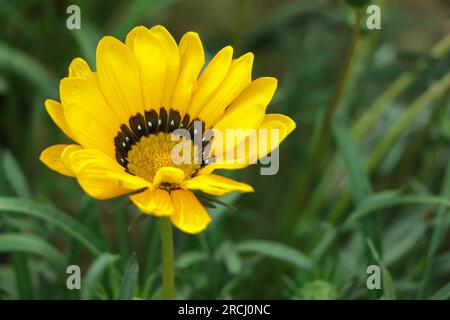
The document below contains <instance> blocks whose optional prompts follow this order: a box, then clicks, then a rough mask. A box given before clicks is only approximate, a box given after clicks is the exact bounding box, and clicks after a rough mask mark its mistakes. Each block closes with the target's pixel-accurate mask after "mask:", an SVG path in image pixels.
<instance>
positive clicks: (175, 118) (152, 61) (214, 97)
mask: <svg viewBox="0 0 450 320" xmlns="http://www.w3.org/2000/svg"><path fill="white" fill-rule="evenodd" d="M232 55H233V49H232V47H230V46H228V47H225V48H223V49H222V50H220V51H219V52H218V53H217V54H216V55H215V56H214V58H213V59H212V60H211V61H210V62H209V64H208V65H207V66H206V67H205V68H204V69H203V71H202V68H203V66H204V63H205V56H204V50H203V47H202V43H201V41H200V39H199V37H198V35H197V34H196V33H194V32H188V33H186V34H185V35H184V36H183V37H182V39H181V41H180V43H179V44H178V45H177V43H176V42H175V40H174V39H173V38H172V36H171V35H170V33H169V32H168V31H167V30H166V29H165V28H164V27H162V26H159V25H157V26H154V27H152V28H151V29H148V28H146V27H143V26H139V27H136V28H134V29H133V30H132V31H131V32H130V33H129V34H128V35H127V37H126V41H125V43H123V42H121V41H119V40H117V39H115V38H113V37H104V38H102V39H101V40H100V42H99V44H98V47H97V54H96V69H97V70H96V71H92V70H91V69H90V68H89V66H88V64H87V63H86V62H85V61H84V60H83V59H81V58H76V59H74V60H73V61H72V63H71V64H70V66H69V75H68V77H66V78H64V79H62V80H61V83H60V98H61V102H58V101H55V100H46V102H45V106H46V109H47V111H48V113H49V115H50V117H51V118H52V119H53V121H54V122H55V123H56V124H57V125H58V127H59V128H60V129H61V130H62V131H63V132H64V133H65V134H66V135H67V136H68V137H69V138H71V139H72V140H73V141H74V143H73V144H59V145H54V146H51V147H49V148H47V149H45V150H44V151H43V152H42V154H41V157H40V159H41V160H42V161H43V162H44V163H45V164H46V165H47V166H48V167H49V168H51V169H53V170H55V171H57V172H59V173H61V174H64V175H67V176H71V177H75V178H76V179H77V180H78V182H79V184H80V186H81V187H82V188H83V190H84V191H85V192H86V193H88V194H89V195H91V196H92V197H94V198H97V199H109V198H113V197H117V196H120V195H124V194H130V199H131V200H132V201H133V203H134V204H135V205H136V206H137V207H138V208H139V209H140V210H141V211H142V212H144V213H146V214H152V215H155V216H169V217H170V219H171V221H172V223H173V224H175V225H176V226H177V227H178V228H179V229H181V230H183V231H185V232H187V233H198V232H200V231H202V230H203V229H205V228H206V226H207V225H208V223H209V222H210V221H211V218H210V216H209V215H208V213H207V212H206V210H205V208H204V207H203V205H202V204H201V202H200V201H199V200H198V199H197V197H196V196H195V195H194V193H193V192H192V191H190V190H200V191H202V192H205V193H208V194H211V195H223V194H226V193H228V192H231V191H239V192H251V191H253V188H252V187H251V186H249V185H247V184H244V183H241V182H237V181H234V180H231V179H228V178H225V177H222V176H220V175H216V174H214V173H213V172H214V170H216V169H238V168H243V167H245V166H247V165H249V164H251V163H253V162H252V159H253V160H254V159H258V158H260V157H263V156H265V155H267V154H268V153H270V152H271V151H272V150H273V149H274V148H275V147H277V146H278V144H279V143H280V142H281V141H282V140H283V139H284V138H285V137H286V136H287V135H288V134H289V133H290V132H291V131H292V130H293V129H294V127H295V123H294V122H293V121H292V120H291V119H290V118H289V117H287V116H284V115H280V114H265V111H266V107H267V105H268V104H269V102H270V100H271V99H272V96H273V94H274V92H275V89H276V86H277V80H276V79H275V78H269V77H263V78H258V79H256V80H253V81H252V78H251V70H252V64H253V54H251V53H247V54H244V55H243V56H241V57H239V58H236V59H233V58H232ZM180 129H185V131H186V132H187V133H188V134H187V135H183V133H182V132H181V133H179V132H180ZM211 129H213V130H214V132H217V131H218V132H222V133H223V135H222V137H226V136H227V134H228V135H229V133H228V131H227V130H228V129H240V130H241V131H242V130H245V131H244V133H243V134H242V135H240V136H238V137H237V138H236V137H234V138H233V139H231V140H230V139H228V140H227V139H219V138H217V137H216V136H214V137H213V138H212V139H206V135H207V132H209V131H210V130H211ZM249 129H252V130H253V131H249ZM274 129H275V130H277V132H278V134H277V139H272V140H276V141H270V140H271V139H270V138H268V137H267V136H262V135H259V134H258V133H259V132H262V131H263V130H274ZM175 132H178V133H177V134H174V133H175ZM194 137H199V139H195V138H194ZM221 140H227V141H232V142H231V145H230V144H223V143H219V141H221ZM250 140H252V141H256V144H257V145H258V148H256V149H255V150H254V151H252V150H251V149H249V148H248V149H245V150H246V151H245V152H244V154H243V155H242V154H240V155H239V156H233V157H232V161H218V160H217V159H219V158H220V157H219V156H220V155H224V154H225V155H226V154H227V152H228V151H230V150H235V149H237V148H238V147H239V146H240V145H242V144H243V143H245V142H246V141H250ZM267 144H269V146H268V145H267ZM262 145H264V147H263V148H260V147H261V146H262ZM177 148H178V149H179V150H182V151H183V152H181V153H180V152H178V153H177V152H174V150H178V149H177ZM176 154H183V156H184V158H183V159H184V160H186V159H187V160H189V161H178V160H179V159H177V160H176V161H175V160H174V155H176ZM186 154H188V156H187V157H186ZM233 154H234V153H233Z"/></svg>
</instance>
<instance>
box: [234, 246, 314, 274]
mask: <svg viewBox="0 0 450 320" xmlns="http://www.w3.org/2000/svg"><path fill="white" fill-rule="evenodd" d="M235 249H236V251H237V252H240V253H257V254H260V255H263V256H266V257H269V258H273V259H277V260H280V261H284V262H288V263H291V264H293V265H295V266H297V267H298V268H300V269H309V268H310V267H311V260H310V259H309V258H308V257H307V256H306V255H304V254H303V253H301V252H300V251H298V250H295V249H293V248H291V247H288V246H286V245H284V244H282V243H278V242H272V241H268V240H248V241H244V242H240V243H237V244H236V247H235Z"/></svg>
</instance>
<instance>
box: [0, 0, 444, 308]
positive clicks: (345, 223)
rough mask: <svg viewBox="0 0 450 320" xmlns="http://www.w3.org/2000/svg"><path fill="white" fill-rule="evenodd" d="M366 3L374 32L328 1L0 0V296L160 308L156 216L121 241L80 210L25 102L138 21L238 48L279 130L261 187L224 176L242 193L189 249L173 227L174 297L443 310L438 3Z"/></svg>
mask: <svg viewBox="0 0 450 320" xmlns="http://www.w3.org/2000/svg"><path fill="white" fill-rule="evenodd" d="M368 2H369V4H377V5H379V6H380V7H381V30H368V29H367V27H366V19H367V17H368V14H366V12H365V8H366V7H363V8H362V9H361V11H359V12H358V11H357V10H356V9H354V8H352V7H351V6H349V5H347V4H346V2H345V1H343V0H316V1H306V0H227V1H225V0H222V1H221V0H178V1H177V0H166V1H164V0H137V1H123V0H122V1H87V0H86V1H70V2H69V1H56V0H54V1H50V0H45V1H35V0H22V1H15V2H12V1H6V0H0V114H1V118H0V148H1V149H0V152H1V154H0V298H1V299H17V298H21V299H81V298H82V299H90V298H91V299H114V298H122V299H128V298H143V299H148V298H160V297H161V269H160V243H159V241H160V240H159V230H158V224H157V221H156V219H154V218H147V219H145V220H144V221H142V222H141V223H139V224H137V225H136V226H135V227H134V228H133V229H132V230H131V231H128V230H127V228H128V225H129V223H130V222H131V221H132V220H133V219H134V218H135V217H137V216H138V212H137V211H136V209H134V208H133V207H132V206H128V207H123V206H121V204H122V203H123V202H124V201H125V200H126V198H122V199H116V200H113V201H103V202H102V201H96V200H93V199H90V198H89V197H88V196H86V195H85V194H84V193H83V192H82V191H81V189H80V188H79V186H78V185H77V183H76V181H75V180H73V179H70V178H66V177H63V176H61V175H59V174H57V173H55V172H53V171H51V170H49V169H48V168H46V167H45V166H44V165H43V164H42V163H41V162H40V161H39V160H38V156H39V154H40V152H41V151H42V150H43V149H44V148H45V147H47V146H50V145H52V144H57V143H65V142H67V141H68V140H67V138H66V137H64V136H63V134H62V133H61V132H59V130H58V129H57V127H56V125H54V124H53V123H52V121H51V120H50V118H49V116H48V115H47V114H46V112H45V108H44V105H43V102H44V100H45V99H46V98H54V99H57V100H58V99H59V95H58V84H59V80H60V79H61V78H63V77H64V76H66V75H67V72H68V71H67V69H68V66H69V63H70V61H71V60H72V59H73V58H75V57H82V58H84V59H86V60H87V61H88V62H89V63H90V65H91V67H95V66H94V61H95V48H96V45H97V42H98V40H99V39H100V38H101V37H102V36H103V35H113V36H116V37H118V38H119V39H121V40H124V36H125V35H126V33H127V32H128V31H129V30H131V29H132V28H133V27H134V26H136V25H140V24H143V25H146V26H152V25H154V24H163V25H164V26H166V27H167V28H168V29H169V31H170V32H171V33H172V34H173V35H174V37H175V39H176V40H177V41H178V40H179V39H180V37H181V36H182V34H184V33H185V32H187V31H196V32H198V33H199V34H200V37H201V39H202V41H203V45H204V47H205V49H206V50H207V57H208V58H210V57H211V56H212V55H213V54H214V53H215V52H217V51H218V50H219V49H220V48H222V47H224V46H226V45H228V44H231V45H233V46H234V47H235V48H236V49H235V52H236V53H237V54H243V53H245V52H247V51H252V52H254V53H255V63H254V72H253V76H254V78H256V77H258V76H275V77H277V78H278V79H279V88H278V90H277V93H276V95H275V97H274V100H273V101H272V103H271V105H270V106H269V109H268V112H272V113H284V114H287V115H289V116H290V117H292V118H293V119H294V120H295V121H296V123H297V129H296V130H295V131H294V132H293V133H292V134H291V135H290V136H289V137H288V139H286V141H285V142H284V143H283V144H282V145H281V148H280V156H281V160H280V171H279V172H278V174H277V175H275V176H260V175H259V168H258V167H256V166H253V167H250V168H247V169H244V170H241V171H238V172H233V173H232V177H234V178H236V179H238V180H241V181H247V182H250V183H251V184H252V185H253V186H254V187H255V190H256V191H255V192H254V193H252V194H244V195H237V194H233V195H231V196H227V197H224V199H223V200H225V201H227V202H229V203H232V204H233V206H235V207H236V208H237V210H236V211H233V210H230V209H228V208H227V207H220V208H218V209H214V210H211V211H210V213H211V215H212V216H213V217H214V219H213V222H212V223H211V225H210V226H209V227H208V229H207V230H206V231H205V232H203V233H202V234H200V235H198V236H189V235H186V234H183V233H181V232H179V231H175V255H176V257H175V258H176V286H177V297H178V298H207V299H217V298H221V299H233V298H234V299H237V298H255V299H262V298H271V299H396V298H397V299H409V298H431V299H448V298H450V250H449V249H450V243H449V225H450V216H449V209H448V207H449V205H450V198H449V196H450V162H449V153H450V149H449V143H450V121H449V120H450V108H449V107H450V104H449V85H450V73H449V71H450V68H449V64H450V35H449V29H450V20H449V12H450V7H449V5H448V2H447V1H445V0H442V1H440V0H430V1H424V0H397V1H368ZM70 4H77V5H78V6H79V7H80V9H81V30H68V29H67V28H66V19H67V18H68V16H69V15H68V14H67V13H66V9H67V7H68V6H69V5H70ZM227 174H228V173H227ZM111 209H113V210H111ZM110 211H112V212H110ZM109 212H110V214H108V213H109ZM133 252H135V253H136V254H135V255H133ZM73 264H75V265H79V266H80V268H81V275H82V282H81V287H82V288H81V290H68V289H67V287H66V279H67V277H68V276H69V275H68V274H67V273H66V268H67V266H68V265H73ZM372 264H376V265H378V266H380V268H381V289H380V290H369V289H368V288H367V286H366V280H367V278H368V276H369V275H368V274H367V271H366V270H367V267H368V266H369V265H372Z"/></svg>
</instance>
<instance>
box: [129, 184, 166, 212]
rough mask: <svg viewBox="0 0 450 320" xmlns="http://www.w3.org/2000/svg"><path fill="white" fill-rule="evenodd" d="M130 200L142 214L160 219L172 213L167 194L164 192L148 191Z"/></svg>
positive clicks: (157, 190) (133, 196)
mask: <svg viewBox="0 0 450 320" xmlns="http://www.w3.org/2000/svg"><path fill="white" fill-rule="evenodd" d="M130 199H131V201H133V203H134V204H135V205H136V206H137V207H138V208H139V210H141V211H142V212H143V213H147V214H152V215H155V216H158V217H160V216H168V215H171V214H172V213H173V211H174V209H173V205H172V201H171V200H170V196H169V192H167V191H166V190H162V189H154V190H151V189H148V190H145V191H144V192H141V193H138V194H135V195H132V196H130Z"/></svg>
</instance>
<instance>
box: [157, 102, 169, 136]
mask: <svg viewBox="0 0 450 320" xmlns="http://www.w3.org/2000/svg"><path fill="white" fill-rule="evenodd" d="M168 120H169V115H168V114H167V110H166V109H165V108H161V109H160V110H159V119H158V124H159V131H160V132H166V133H167V132H168V129H169V121H168Z"/></svg>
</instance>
